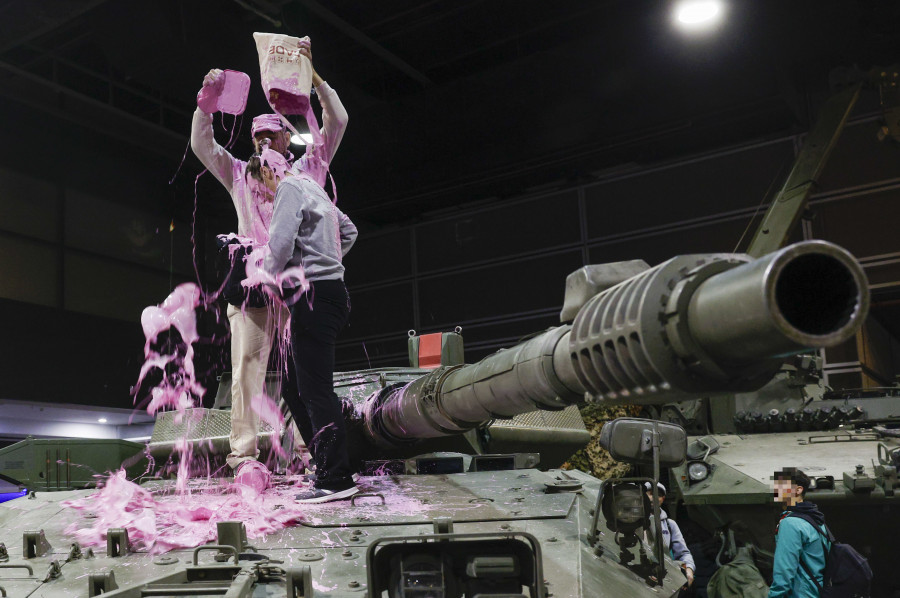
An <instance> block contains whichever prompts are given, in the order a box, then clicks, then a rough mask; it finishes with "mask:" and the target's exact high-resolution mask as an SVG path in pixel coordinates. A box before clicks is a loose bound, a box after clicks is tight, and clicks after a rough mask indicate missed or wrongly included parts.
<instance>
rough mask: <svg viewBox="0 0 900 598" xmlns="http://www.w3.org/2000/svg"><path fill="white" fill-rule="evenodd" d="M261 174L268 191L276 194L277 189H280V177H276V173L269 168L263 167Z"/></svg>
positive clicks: (260, 170)
mask: <svg viewBox="0 0 900 598" xmlns="http://www.w3.org/2000/svg"><path fill="white" fill-rule="evenodd" d="M259 172H260V174H261V175H262V178H263V184H264V185H265V186H266V189H268V190H269V192H270V193H272V194H274V193H275V189H277V188H278V177H276V176H275V173H274V172H273V171H272V169H271V168H269V167H268V166H263V167H262V168H260V169H259Z"/></svg>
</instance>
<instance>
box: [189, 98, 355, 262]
mask: <svg viewBox="0 0 900 598" xmlns="http://www.w3.org/2000/svg"><path fill="white" fill-rule="evenodd" d="M316 93H317V95H318V97H319V102H320V104H321V105H322V122H323V127H322V137H323V139H324V146H323V147H322V148H315V149H314V150H312V151H314V152H317V153H318V152H321V153H320V154H319V155H320V157H321V158H322V159H324V160H326V161H327V162H330V161H331V159H332V158H333V157H334V154H335V152H336V151H337V147H338V145H339V144H340V142H341V138H342V137H343V136H344V130H345V129H346V128H347V121H348V119H349V118H348V115H347V111H346V109H344V106H343V104H342V103H341V101H340V98H338V95H337V93H336V92H335V91H334V90H333V89H332V88H331V87H330V86H329V85H328V83H325V82H323V83H322V84H321V85H320V86H319V87H317V88H316ZM191 149H192V150H193V151H194V154H195V155H196V156H197V158H199V159H200V162H201V163H202V164H203V165H204V166H205V167H206V168H207V169H208V170H209V171H210V172H211V173H212V174H213V176H215V177H216V179H217V180H218V181H219V182H220V183H222V186H223V187H225V189H226V190H227V191H228V192H229V194H231V200H232V202H234V208H235V212H237V217H238V231H237V232H238V235H240V236H242V237H248V238H250V239H252V240H253V241H254V243H255V244H259V245H264V244H266V243H267V242H268V240H269V224H270V223H271V221H272V210H273V197H272V196H271V195H269V196H268V197H267V195H266V193H265V187H264V186H263V184H262V183H260V182H258V181H256V180H255V179H253V178H252V177H245V176H244V173H245V171H246V168H247V162H245V161H244V160H238V159H237V158H235V157H234V156H232V155H231V153H230V152H229V151H228V150H226V149H225V148H224V147H222V146H221V145H219V143H218V142H217V141H216V139H215V134H214V131H213V116H212V115H210V114H206V113H204V112H203V111H202V110H200V109H199V108H197V109H196V110H195V111H194V119H193V122H192V124H191ZM307 162H310V163H311V166H310V167H309V168H310V170H312V172H311V173H310V174H311V175H312V176H313V177H314V178H315V179H316V181H317V182H319V180H320V179H321V182H319V184H320V185H322V186H324V184H325V176H326V175H325V173H324V172H319V170H318V169H317V168H316V166H315V164H312V163H314V162H316V161H315V160H313V161H309V160H308V158H307V156H303V157H302V158H301V159H300V160H297V163H298V164H297V165H295V168H294V169H295V170H298V171H304V170H306V168H307V166H306V164H307ZM300 163H302V164H300Z"/></svg>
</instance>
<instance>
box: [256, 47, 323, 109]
mask: <svg viewBox="0 0 900 598" xmlns="http://www.w3.org/2000/svg"><path fill="white" fill-rule="evenodd" d="M253 39H254V40H256V51H257V53H258V54H259V74H260V79H261V81H262V88H263V91H264V92H265V94H266V99H267V100H268V102H269V105H270V106H271V107H272V109H273V110H275V111H276V112H278V113H280V114H306V112H307V110H308V109H309V91H310V89H311V88H312V63H311V62H310V61H309V59H308V58H307V57H306V56H303V55H302V54H300V48H304V47H307V48H308V47H309V38H308V37H302V38H300V37H292V36H290V35H282V34H277V33H254V34H253Z"/></svg>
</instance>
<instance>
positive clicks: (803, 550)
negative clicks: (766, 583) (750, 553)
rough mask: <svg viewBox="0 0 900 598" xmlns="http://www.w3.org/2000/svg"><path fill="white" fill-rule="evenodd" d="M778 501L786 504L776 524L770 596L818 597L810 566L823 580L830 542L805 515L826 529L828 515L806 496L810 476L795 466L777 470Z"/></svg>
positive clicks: (776, 497)
mask: <svg viewBox="0 0 900 598" xmlns="http://www.w3.org/2000/svg"><path fill="white" fill-rule="evenodd" d="M774 480H775V502H780V503H782V504H783V505H784V507H785V511H784V512H783V513H782V514H781V520H780V521H779V522H778V526H777V527H776V528H775V563H774V566H773V570H772V585H771V586H770V587H769V598H782V597H784V598H788V597H790V598H819V590H818V588H817V587H816V584H815V583H814V582H813V580H812V578H811V577H810V574H809V573H807V571H806V570H804V566H803V565H806V567H805V569H808V570H809V572H811V573H812V574H813V575H815V576H816V581H817V582H818V583H819V585H822V583H823V579H824V576H823V573H824V571H825V555H826V554H827V550H828V549H830V546H827V541H826V540H825V539H824V538H823V537H822V535H821V534H820V533H819V532H818V531H816V529H815V528H814V527H813V523H811V522H809V521H807V520H806V519H805V518H804V517H798V516H797V515H803V516H805V517H808V518H810V519H812V520H813V521H815V523H816V525H817V527H819V528H820V529H822V531H823V532H824V531H825V516H824V515H823V514H822V512H821V511H819V509H818V507H816V505H815V503H812V502H809V501H808V500H806V492H807V490H809V486H810V480H809V477H808V476H807V475H806V474H805V473H803V472H802V471H800V470H799V469H795V468H793V467H787V468H785V469H783V470H781V471H776V472H775V475H774Z"/></svg>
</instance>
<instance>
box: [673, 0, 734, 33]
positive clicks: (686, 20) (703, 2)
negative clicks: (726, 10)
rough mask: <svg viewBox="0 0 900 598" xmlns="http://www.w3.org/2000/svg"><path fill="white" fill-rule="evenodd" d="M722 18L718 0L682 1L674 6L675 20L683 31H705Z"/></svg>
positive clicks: (720, 5)
mask: <svg viewBox="0 0 900 598" xmlns="http://www.w3.org/2000/svg"><path fill="white" fill-rule="evenodd" d="M721 16H722V3H721V2H720V1H719V0H684V1H682V2H679V3H678V4H677V5H676V6H675V20H676V21H678V24H679V25H681V26H682V27H683V28H685V29H691V30H697V29H705V28H709V27H711V26H713V25H714V24H715V23H717V22H718V21H719V19H720V17H721Z"/></svg>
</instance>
